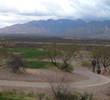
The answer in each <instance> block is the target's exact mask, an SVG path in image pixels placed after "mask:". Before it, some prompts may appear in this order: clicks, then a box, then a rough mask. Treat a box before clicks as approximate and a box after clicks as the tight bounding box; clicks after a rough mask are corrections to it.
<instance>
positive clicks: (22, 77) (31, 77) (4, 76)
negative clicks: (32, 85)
mask: <svg viewBox="0 0 110 100" xmlns="http://www.w3.org/2000/svg"><path fill="white" fill-rule="evenodd" d="M57 77H58V78H57ZM60 79H64V81H67V82H74V81H81V80H87V79H88V77H86V76H82V75H79V74H77V73H64V72H58V71H53V70H46V69H37V70H33V69H27V71H26V73H25V74H19V73H18V74H15V73H12V72H10V71H9V70H4V69H1V70H0V80H14V81H27V82H49V81H54V82H57V81H58V82H59V81H61V80H60Z"/></svg>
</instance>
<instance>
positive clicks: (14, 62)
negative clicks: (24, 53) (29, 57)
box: [7, 55, 28, 73]
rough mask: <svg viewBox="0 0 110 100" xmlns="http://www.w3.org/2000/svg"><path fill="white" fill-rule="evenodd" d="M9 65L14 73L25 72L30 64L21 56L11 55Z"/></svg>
mask: <svg viewBox="0 0 110 100" xmlns="http://www.w3.org/2000/svg"><path fill="white" fill-rule="evenodd" d="M7 66H9V68H12V71H13V72H14V73H17V72H25V69H26V68H27V66H28V65H27V62H26V61H25V60H23V59H22V57H21V56H18V55H11V56H10V57H9V59H8V60H7Z"/></svg>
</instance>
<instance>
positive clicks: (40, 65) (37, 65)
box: [28, 61, 53, 69]
mask: <svg viewBox="0 0 110 100" xmlns="http://www.w3.org/2000/svg"><path fill="white" fill-rule="evenodd" d="M28 65H29V68H32V69H49V68H52V67H53V64H52V63H51V62H47V61H28Z"/></svg>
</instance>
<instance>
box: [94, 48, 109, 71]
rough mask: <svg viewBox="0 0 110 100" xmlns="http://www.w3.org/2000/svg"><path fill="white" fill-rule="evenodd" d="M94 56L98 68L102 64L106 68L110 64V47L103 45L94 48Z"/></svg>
mask: <svg viewBox="0 0 110 100" xmlns="http://www.w3.org/2000/svg"><path fill="white" fill-rule="evenodd" d="M92 58H93V59H95V60H96V62H97V66H98V69H100V66H101V65H102V66H103V68H104V70H105V71H107V70H106V68H107V67H108V66H110V48H108V47H105V46H101V47H96V48H94V49H93V50H92Z"/></svg>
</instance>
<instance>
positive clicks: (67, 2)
mask: <svg viewBox="0 0 110 100" xmlns="http://www.w3.org/2000/svg"><path fill="white" fill-rule="evenodd" d="M61 18H63V19H64V18H68V19H79V18H81V19H84V20H91V19H95V20H100V19H110V0H0V27H4V26H8V25H12V24H16V23H24V22H28V21H31V20H39V19H61Z"/></svg>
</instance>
